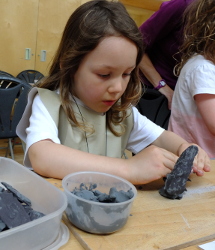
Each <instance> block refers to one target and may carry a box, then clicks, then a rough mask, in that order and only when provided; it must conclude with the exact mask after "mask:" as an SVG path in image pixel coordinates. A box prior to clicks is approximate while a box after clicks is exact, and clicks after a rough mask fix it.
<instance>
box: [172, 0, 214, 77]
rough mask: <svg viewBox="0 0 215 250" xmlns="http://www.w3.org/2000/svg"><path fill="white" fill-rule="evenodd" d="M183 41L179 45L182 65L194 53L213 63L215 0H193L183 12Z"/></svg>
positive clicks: (178, 68)
mask: <svg viewBox="0 0 215 250" xmlns="http://www.w3.org/2000/svg"><path fill="white" fill-rule="evenodd" d="M184 23H185V26H184V42H183V44H182V46H181V47H180V52H181V53H182V57H181V61H180V62H179V64H177V65H176V68H175V73H176V74H177V75H179V73H180V71H181V69H182V67H183V66H184V65H185V63H186V62H187V61H188V59H189V58H190V57H192V56H193V55H194V54H201V55H203V56H204V57H205V58H206V59H207V60H210V61H212V62H213V63H215V0H194V1H193V2H192V3H191V4H190V5H189V6H188V7H187V9H186V10H185V12H184Z"/></svg>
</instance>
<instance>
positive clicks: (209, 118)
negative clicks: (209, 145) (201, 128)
mask: <svg viewBox="0 0 215 250" xmlns="http://www.w3.org/2000/svg"><path fill="white" fill-rule="evenodd" d="M194 99H195V102H196V105H197V107H198V110H199V112H200V114H201V116H202V118H203V120H204V122H205V125H206V126H207V128H208V130H209V131H210V132H211V134H212V135H213V136H215V109H214V107H215V95H212V94H198V95H195V97H194Z"/></svg>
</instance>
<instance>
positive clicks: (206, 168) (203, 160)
mask: <svg viewBox="0 0 215 250" xmlns="http://www.w3.org/2000/svg"><path fill="white" fill-rule="evenodd" d="M191 145H195V146H197V147H198V149H199V151H198V154H197V155H196V157H195V159H194V162H193V172H194V173H196V175H198V176H203V175H204V172H210V170H211V163H210V158H209V156H208V154H207V153H206V152H205V151H204V150H203V149H202V148H201V147H199V146H198V145H196V144H193V143H192V144H189V143H183V144H181V146H180V147H179V155H180V154H181V153H182V152H183V151H184V150H185V149H186V148H188V147H189V146H191Z"/></svg>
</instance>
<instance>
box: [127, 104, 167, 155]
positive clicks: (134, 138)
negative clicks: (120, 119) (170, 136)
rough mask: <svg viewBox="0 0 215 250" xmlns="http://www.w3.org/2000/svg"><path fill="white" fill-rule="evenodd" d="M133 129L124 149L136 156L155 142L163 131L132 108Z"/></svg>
mask: <svg viewBox="0 0 215 250" xmlns="http://www.w3.org/2000/svg"><path fill="white" fill-rule="evenodd" d="M133 117H134V127H133V129H132V131H131V134H130V136H129V139H128V144H127V147H126V149H127V150H129V151H131V152H133V153H135V154H137V153H138V152H140V151H141V150H143V149H144V148H146V147H147V146H149V145H150V144H151V143H152V142H153V141H155V140H156V139H157V138H158V137H159V136H160V135H161V134H162V133H163V131H164V129H163V128H161V127H160V126H158V125H156V124H155V123H153V122H152V121H150V120H149V119H147V118H146V117H145V116H143V115H141V114H140V113H139V111H138V110H137V108H136V107H133Z"/></svg>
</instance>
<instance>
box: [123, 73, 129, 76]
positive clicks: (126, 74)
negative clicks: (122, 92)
mask: <svg viewBox="0 0 215 250" xmlns="http://www.w3.org/2000/svg"><path fill="white" fill-rule="evenodd" d="M123 75H124V76H131V73H124V74H123Z"/></svg>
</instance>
